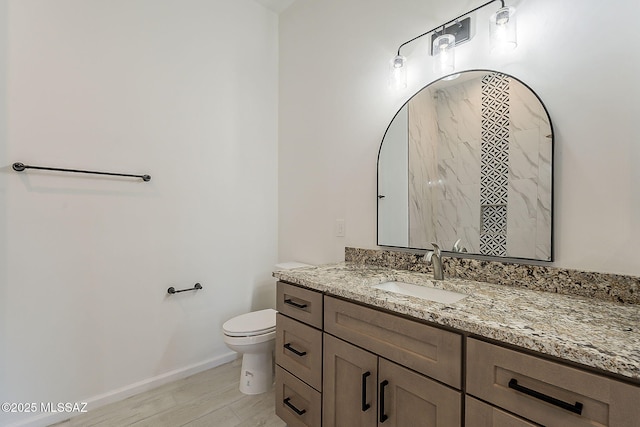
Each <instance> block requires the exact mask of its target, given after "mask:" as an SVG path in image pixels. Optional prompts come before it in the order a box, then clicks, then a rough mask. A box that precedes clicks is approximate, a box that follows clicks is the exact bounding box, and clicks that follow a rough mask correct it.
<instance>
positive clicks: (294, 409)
mask: <svg viewBox="0 0 640 427" xmlns="http://www.w3.org/2000/svg"><path fill="white" fill-rule="evenodd" d="M290 400H291V398H290V397H287V398H286V399H285V400H283V401H282V402H283V403H284V404H285V405H287V406H288V407H289V408H291V409H292V410H293V412H295V413H296V414H298V415H304V414H305V413H306V412H307V410H306V409H298V408H296V407H295V406H293V403H291V402H289V401H290Z"/></svg>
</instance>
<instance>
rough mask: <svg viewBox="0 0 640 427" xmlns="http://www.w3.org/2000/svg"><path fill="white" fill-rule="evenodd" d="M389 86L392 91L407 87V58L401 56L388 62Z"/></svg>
mask: <svg viewBox="0 0 640 427" xmlns="http://www.w3.org/2000/svg"><path fill="white" fill-rule="evenodd" d="M389 86H390V87H392V88H393V89H404V88H406V87H407V58H405V57H404V56H402V55H398V56H396V57H395V58H393V59H392V60H391V61H390V62H389Z"/></svg>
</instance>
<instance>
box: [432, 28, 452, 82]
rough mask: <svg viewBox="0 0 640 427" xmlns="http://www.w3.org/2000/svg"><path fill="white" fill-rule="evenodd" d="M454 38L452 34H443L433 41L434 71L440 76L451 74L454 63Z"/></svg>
mask: <svg viewBox="0 0 640 427" xmlns="http://www.w3.org/2000/svg"><path fill="white" fill-rule="evenodd" d="M455 46H456V37H455V36H454V35H453V34H443V35H441V36H438V37H437V38H436V39H435V40H434V41H433V58H434V59H435V62H434V64H433V67H434V71H435V72H436V73H440V74H448V73H451V72H453V70H454V69H455V63H456V53H455Z"/></svg>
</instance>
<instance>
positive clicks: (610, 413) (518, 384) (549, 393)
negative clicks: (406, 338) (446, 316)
mask: <svg viewBox="0 0 640 427" xmlns="http://www.w3.org/2000/svg"><path fill="white" fill-rule="evenodd" d="M513 381H515V383H514V382H513ZM510 383H511V385H510ZM518 388H519V389H518ZM467 393H468V394H471V395H473V396H476V397H478V398H480V399H482V400H485V401H487V402H490V403H492V404H494V405H496V406H498V407H501V408H504V409H506V410H508V411H510V412H513V413H514V414H517V415H520V416H522V417H524V418H526V419H529V420H531V421H533V422H536V423H539V424H542V425H546V426H562V427H593V426H598V427H638V426H640V387H638V386H633V385H630V384H626V383H623V382H620V381H616V380H614V379H611V378H607V377H605V376H602V375H597V374H593V373H591V372H587V371H583V370H581V369H577V368H573V367H571V366H567V365H564V364H561V363H557V362H552V361H550V360H546V359H543V358H540V357H536V356H533V355H530V354H525V353H521V352H519V351H515V350H511V349H507V348H504V347H501V346H498V345H494V344H490V343H487V342H484V341H480V340H477V339H472V338H469V339H467ZM536 393H537V394H536ZM550 398H551V399H554V402H555V403H552V402H549V401H548V400H547V401H545V399H550ZM568 407H573V409H575V410H578V409H579V410H580V412H581V413H580V414H578V413H574V412H572V411H571V410H570V409H567V408H568ZM579 407H581V408H579Z"/></svg>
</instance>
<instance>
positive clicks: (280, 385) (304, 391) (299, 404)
mask: <svg viewBox="0 0 640 427" xmlns="http://www.w3.org/2000/svg"><path fill="white" fill-rule="evenodd" d="M275 395H276V415H277V416H279V417H280V418H282V420H283V421H284V422H285V423H287V426H289V427H321V425H322V424H321V420H322V418H321V416H322V395H321V394H320V393H319V392H317V391H316V390H314V389H313V388H311V387H310V386H308V385H307V384H305V383H303V382H302V381H300V380H299V379H297V378H296V377H294V376H293V375H291V374H290V373H288V372H287V371H285V370H284V369H282V368H281V367H280V366H276V391H275Z"/></svg>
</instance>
